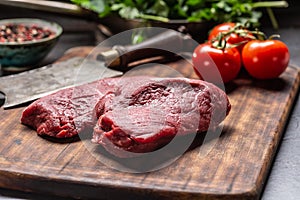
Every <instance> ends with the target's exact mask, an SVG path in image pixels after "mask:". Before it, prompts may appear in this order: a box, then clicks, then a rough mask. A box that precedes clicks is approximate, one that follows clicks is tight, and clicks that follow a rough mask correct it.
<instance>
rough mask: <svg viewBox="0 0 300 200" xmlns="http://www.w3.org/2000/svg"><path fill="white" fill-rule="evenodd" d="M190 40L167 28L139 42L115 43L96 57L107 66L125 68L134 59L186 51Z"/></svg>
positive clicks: (168, 55) (171, 54)
mask: <svg viewBox="0 0 300 200" xmlns="http://www.w3.org/2000/svg"><path fill="white" fill-rule="evenodd" d="M191 40H192V39H191V37H190V36H189V35H187V34H183V33H181V32H178V31H174V30H167V31H164V32H162V33H160V34H158V35H156V36H153V37H151V38H149V39H147V40H145V41H143V42H141V43H139V44H135V45H126V46H121V45H116V46H114V47H113V48H112V49H111V50H108V51H105V52H101V53H100V54H99V55H98V56H97V59H98V60H100V61H103V62H104V63H105V64H106V66H107V67H110V68H117V69H119V70H126V69H127V67H128V64H130V63H132V62H135V61H139V60H143V59H146V58H152V57H156V56H163V57H170V56H174V55H175V54H177V53H180V52H183V51H186V49H188V47H189V46H190V44H191V42H190V41H191ZM190 49H191V48H190Z"/></svg>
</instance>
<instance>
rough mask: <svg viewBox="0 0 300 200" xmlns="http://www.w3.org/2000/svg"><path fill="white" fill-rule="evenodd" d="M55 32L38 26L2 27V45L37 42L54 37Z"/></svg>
mask: <svg viewBox="0 0 300 200" xmlns="http://www.w3.org/2000/svg"><path fill="white" fill-rule="evenodd" d="M54 36H55V32H53V31H52V30H50V29H48V28H43V27H39V26H38V25H36V24H32V25H24V24H12V23H11V24H6V25H0V43H7V42H16V43H21V42H27V41H37V40H41V39H44V38H49V37H54Z"/></svg>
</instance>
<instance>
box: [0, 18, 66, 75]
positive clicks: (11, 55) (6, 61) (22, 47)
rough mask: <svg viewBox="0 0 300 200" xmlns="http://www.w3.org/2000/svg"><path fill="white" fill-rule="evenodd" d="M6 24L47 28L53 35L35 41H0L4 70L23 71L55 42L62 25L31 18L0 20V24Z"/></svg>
mask: <svg viewBox="0 0 300 200" xmlns="http://www.w3.org/2000/svg"><path fill="white" fill-rule="evenodd" d="M7 24H23V25H25V26H30V25H33V24H35V25H36V26H38V27H42V28H47V29H49V30H51V31H52V32H54V36H52V37H46V38H43V39H39V40H36V41H24V42H0V64H1V65H2V68H3V69H4V70H5V69H7V70H10V71H11V70H13V71H24V70H26V69H28V68H31V67H33V66H34V65H36V64H38V63H39V62H40V61H41V60H43V59H44V58H45V56H46V55H47V54H48V53H49V52H50V51H51V49H52V48H53V47H54V46H55V44H56V43H57V41H58V39H59V37H60V36H61V34H62V31H63V29H62V27H61V26H60V25H58V24H57V23H54V22H49V21H45V20H41V19H33V18H16V19H5V20H0V26H2V25H7Z"/></svg>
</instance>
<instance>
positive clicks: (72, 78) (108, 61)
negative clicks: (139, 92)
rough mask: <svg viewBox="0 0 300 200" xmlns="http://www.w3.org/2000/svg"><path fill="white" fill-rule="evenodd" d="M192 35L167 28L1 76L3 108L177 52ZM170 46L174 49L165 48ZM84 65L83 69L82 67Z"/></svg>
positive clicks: (110, 75) (117, 73)
mask: <svg viewBox="0 0 300 200" xmlns="http://www.w3.org/2000/svg"><path fill="white" fill-rule="evenodd" d="M190 39H191V38H190V37H189V36H188V35H185V34H182V33H180V32H177V31H173V30H168V31H165V32H163V33H160V34H157V35H156V36H154V37H151V38H149V39H147V40H145V41H144V42H142V43H139V44H136V45H127V46H120V45H118V46H114V47H113V48H111V49H110V50H108V51H104V52H100V53H99V55H98V56H96V57H97V59H88V58H82V57H74V58H71V59H69V60H66V61H62V62H58V63H53V64H50V65H47V66H44V67H40V68H36V69H33V70H29V71H25V72H22V73H19V74H15V75H9V76H3V77H0V91H1V92H0V93H2V94H1V95H0V97H1V96H5V98H4V101H5V102H4V105H3V108H4V109H7V108H12V107H15V106H17V105H21V104H24V103H27V102H30V101H33V100H36V99H38V98H41V97H43V96H46V95H49V94H51V93H53V92H56V91H58V90H61V89H64V88H68V87H73V86H76V85H81V84H85V83H89V82H92V81H95V80H99V79H102V78H107V77H115V76H121V75H122V74H123V72H124V71H126V68H127V67H128V65H129V63H132V62H135V61H139V60H142V59H145V58H149V57H155V56H156V57H157V56H174V53H177V52H180V51H182V50H183V49H184V48H185V46H186V44H187V43H189V42H188V41H189V40H190ZM186 42H187V43H186ZM170 46H172V52H170V51H166V49H170V48H169V47H170ZM187 46H188V45H187ZM83 66H84V70H80V69H82V68H83Z"/></svg>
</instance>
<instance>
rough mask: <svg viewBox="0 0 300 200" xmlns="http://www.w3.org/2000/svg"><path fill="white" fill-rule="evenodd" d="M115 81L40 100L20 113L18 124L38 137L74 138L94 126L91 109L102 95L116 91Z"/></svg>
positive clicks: (105, 80) (59, 93) (97, 83)
mask: <svg viewBox="0 0 300 200" xmlns="http://www.w3.org/2000/svg"><path fill="white" fill-rule="evenodd" d="M117 80H118V79H103V80H100V81H96V82H93V83H90V84H85V85H82V86H77V87H73V88H68V89H63V90H60V91H59V92H56V93H54V94H51V95H48V96H46V97H43V98H41V99H39V100H37V101H35V102H33V103H32V104H30V105H29V106H28V107H27V108H26V109H25V110H24V111H23V114H22V118H21V122H22V123H23V124H25V125H28V126H31V127H32V128H34V129H35V130H37V133H38V134H39V135H42V136H50V137H54V138H69V137H73V136H76V135H77V134H78V133H79V132H81V131H83V130H84V129H86V128H93V126H94V125H95V123H96V121H95V118H93V109H94V107H95V105H96V103H97V102H98V100H99V99H100V98H101V97H103V96H104V94H106V93H107V92H108V91H110V90H114V89H115V88H116V86H115V84H116V82H117Z"/></svg>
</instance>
